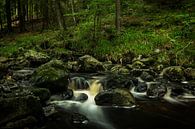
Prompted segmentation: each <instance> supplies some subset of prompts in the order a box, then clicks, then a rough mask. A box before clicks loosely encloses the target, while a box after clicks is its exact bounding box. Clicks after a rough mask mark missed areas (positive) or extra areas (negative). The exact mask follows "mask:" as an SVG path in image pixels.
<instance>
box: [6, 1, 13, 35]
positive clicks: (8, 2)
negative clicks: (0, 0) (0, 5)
mask: <svg viewBox="0 0 195 129" xmlns="http://www.w3.org/2000/svg"><path fill="white" fill-rule="evenodd" d="M5 8H6V18H7V28H8V31H9V32H11V31H12V20H11V7H10V0H6V3H5Z"/></svg>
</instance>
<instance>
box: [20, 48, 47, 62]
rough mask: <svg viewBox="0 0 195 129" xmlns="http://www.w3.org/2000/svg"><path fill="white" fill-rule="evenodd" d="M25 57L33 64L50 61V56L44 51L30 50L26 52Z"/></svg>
mask: <svg viewBox="0 0 195 129" xmlns="http://www.w3.org/2000/svg"><path fill="white" fill-rule="evenodd" d="M24 57H25V58H26V59H27V60H28V61H29V63H30V65H31V66H39V65H41V64H44V63H46V62H48V61H49V59H50V57H49V56H48V55H47V54H45V53H42V52H37V51H34V50H28V51H27V52H26V53H24Z"/></svg>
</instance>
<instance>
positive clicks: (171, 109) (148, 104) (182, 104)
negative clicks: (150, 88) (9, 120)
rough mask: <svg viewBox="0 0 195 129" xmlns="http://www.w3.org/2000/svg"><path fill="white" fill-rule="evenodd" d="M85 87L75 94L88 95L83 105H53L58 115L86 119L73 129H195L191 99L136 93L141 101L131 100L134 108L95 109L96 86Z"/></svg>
mask: <svg viewBox="0 0 195 129" xmlns="http://www.w3.org/2000/svg"><path fill="white" fill-rule="evenodd" d="M96 79H97V78H96ZM79 83H80V82H79ZM89 84H90V86H89V87H90V89H89V90H83V91H79V92H80V93H82V92H83V93H85V94H87V95H88V100H87V101H86V102H76V101H67V100H64V101H58V102H55V104H56V105H57V106H56V107H57V108H56V109H57V110H58V111H60V112H72V113H74V112H76V113H79V114H82V115H84V116H86V117H87V118H88V122H86V123H85V122H84V123H82V122H81V123H79V124H77V123H76V124H75V123H74V122H73V126H74V127H75V129H195V99H194V97H193V96H192V97H193V98H191V99H190V98H188V99H180V100H179V99H175V98H171V97H170V96H169V95H165V97H164V98H162V99H149V98H145V97H144V94H138V95H141V99H140V97H138V98H136V97H135V99H136V105H134V106H132V107H117V106H97V105H95V102H94V97H95V95H96V94H97V93H98V92H99V91H98V89H97V87H100V83H91V82H90V83H89ZM94 87H95V88H94ZM91 92H93V93H96V94H93V95H92V94H90V93H91ZM134 94H135V95H136V93H134ZM167 94H168V92H167Z"/></svg>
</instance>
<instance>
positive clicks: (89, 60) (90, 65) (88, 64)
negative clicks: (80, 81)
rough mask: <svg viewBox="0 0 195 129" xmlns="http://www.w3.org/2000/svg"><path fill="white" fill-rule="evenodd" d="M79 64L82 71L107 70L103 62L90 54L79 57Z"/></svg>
mask: <svg viewBox="0 0 195 129" xmlns="http://www.w3.org/2000/svg"><path fill="white" fill-rule="evenodd" d="M79 65H80V66H81V67H80V71H81V72H89V73H92V72H97V71H105V68H104V66H103V63H102V62H100V61H98V60H97V59H95V58H94V57H92V56H90V55H84V56H82V57H80V58H79Z"/></svg>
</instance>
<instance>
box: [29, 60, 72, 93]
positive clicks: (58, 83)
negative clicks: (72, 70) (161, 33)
mask: <svg viewBox="0 0 195 129" xmlns="http://www.w3.org/2000/svg"><path fill="white" fill-rule="evenodd" d="M31 82H32V83H33V84H34V86H37V87H40V88H47V89H49V90H50V92H51V93H59V92H64V91H66V90H67V86H68V74H67V69H66V67H65V66H64V63H63V62H62V61H60V60H51V61H50V62H48V63H46V64H44V65H42V66H40V67H38V68H37V69H36V71H35V72H34V74H33V76H32V78H31Z"/></svg>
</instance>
